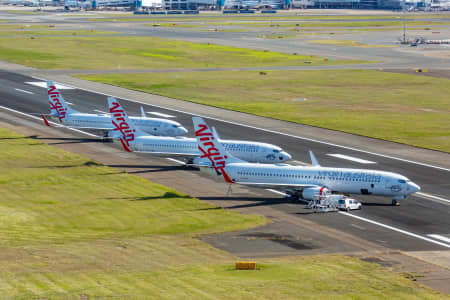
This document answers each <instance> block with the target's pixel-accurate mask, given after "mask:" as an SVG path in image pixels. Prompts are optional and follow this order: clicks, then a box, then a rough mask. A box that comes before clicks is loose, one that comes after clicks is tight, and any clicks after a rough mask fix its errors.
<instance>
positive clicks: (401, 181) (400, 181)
mask: <svg viewBox="0 0 450 300" xmlns="http://www.w3.org/2000/svg"><path fill="white" fill-rule="evenodd" d="M398 183H406V180H403V179H399V180H398Z"/></svg>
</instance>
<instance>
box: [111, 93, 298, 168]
mask: <svg viewBox="0 0 450 300" xmlns="http://www.w3.org/2000/svg"><path fill="white" fill-rule="evenodd" d="M108 107H109V112H110V114H111V117H112V124H113V125H114V127H115V128H114V130H115V131H117V132H120V134H119V135H117V134H114V136H121V137H122V138H121V139H120V141H121V143H122V146H123V147H124V149H125V151H128V152H133V151H136V152H144V153H150V154H153V155H158V156H169V157H174V156H175V157H182V158H185V159H187V161H188V164H196V163H197V162H198V160H199V159H200V156H201V155H202V153H201V152H200V151H199V150H198V145H197V140H196V139H195V138H186V137H161V136H149V135H148V134H146V133H145V132H142V131H141V130H139V129H138V128H136V127H135V126H134V125H133V124H132V123H131V122H130V120H129V119H128V116H127V113H126V112H125V110H124V109H123V108H122V106H121V105H120V103H119V101H117V100H116V99H114V98H113V97H108ZM219 142H220V143H221V144H222V145H223V146H224V147H225V149H227V150H228V151H230V153H232V154H233V155H235V156H236V157H239V158H241V159H245V160H248V161H251V162H255V163H273V162H274V161H279V162H283V161H286V160H289V159H291V156H290V155H289V154H288V153H286V152H285V151H283V150H282V149H281V148H280V147H277V146H275V145H271V144H266V143H259V142H251V141H237V140H219Z"/></svg>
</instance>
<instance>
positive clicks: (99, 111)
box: [94, 109, 109, 115]
mask: <svg viewBox="0 0 450 300" xmlns="http://www.w3.org/2000/svg"><path fill="white" fill-rule="evenodd" d="M94 111H95V112H98V113H101V114H104V115H109V113H107V112H104V111H102V110H98V109H94Z"/></svg>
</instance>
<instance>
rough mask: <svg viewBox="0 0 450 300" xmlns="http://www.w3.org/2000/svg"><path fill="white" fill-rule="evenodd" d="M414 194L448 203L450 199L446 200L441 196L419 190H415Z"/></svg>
mask: <svg viewBox="0 0 450 300" xmlns="http://www.w3.org/2000/svg"><path fill="white" fill-rule="evenodd" d="M414 195H415V196H419V197H421V198H429V199H434V200H439V201H444V202H448V203H450V200H448V199H445V198H441V197H438V196H434V195H430V194H425V193H421V192H416V193H415V194H414Z"/></svg>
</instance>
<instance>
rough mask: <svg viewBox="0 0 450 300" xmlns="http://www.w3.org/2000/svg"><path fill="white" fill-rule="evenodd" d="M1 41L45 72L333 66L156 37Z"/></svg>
mask: <svg viewBox="0 0 450 300" xmlns="http://www.w3.org/2000/svg"><path fill="white" fill-rule="evenodd" d="M7 41H8V43H2V38H0V59H3V60H7V61H10V62H13V63H18V64H23V65H27V66H32V67H36V68H43V69H116V68H121V69H127V68H130V69H133V68H135V69H142V68H214V67H225V68H231V67H253V66H259V67H269V66H295V65H305V61H308V62H310V63H309V64H308V65H310V64H311V63H312V64H313V65H333V64H349V63H362V62H366V61H361V60H335V61H331V60H330V61H327V60H325V59H323V58H318V57H311V56H303V55H292V54H286V53H278V52H271V51H257V50H251V49H242V48H235V47H228V46H220V45H213V44H209V43H207V44H200V43H191V42H183V41H175V40H166V39H159V38H152V37H38V38H34V39H32V40H31V39H30V38H8V40H7Z"/></svg>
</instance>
